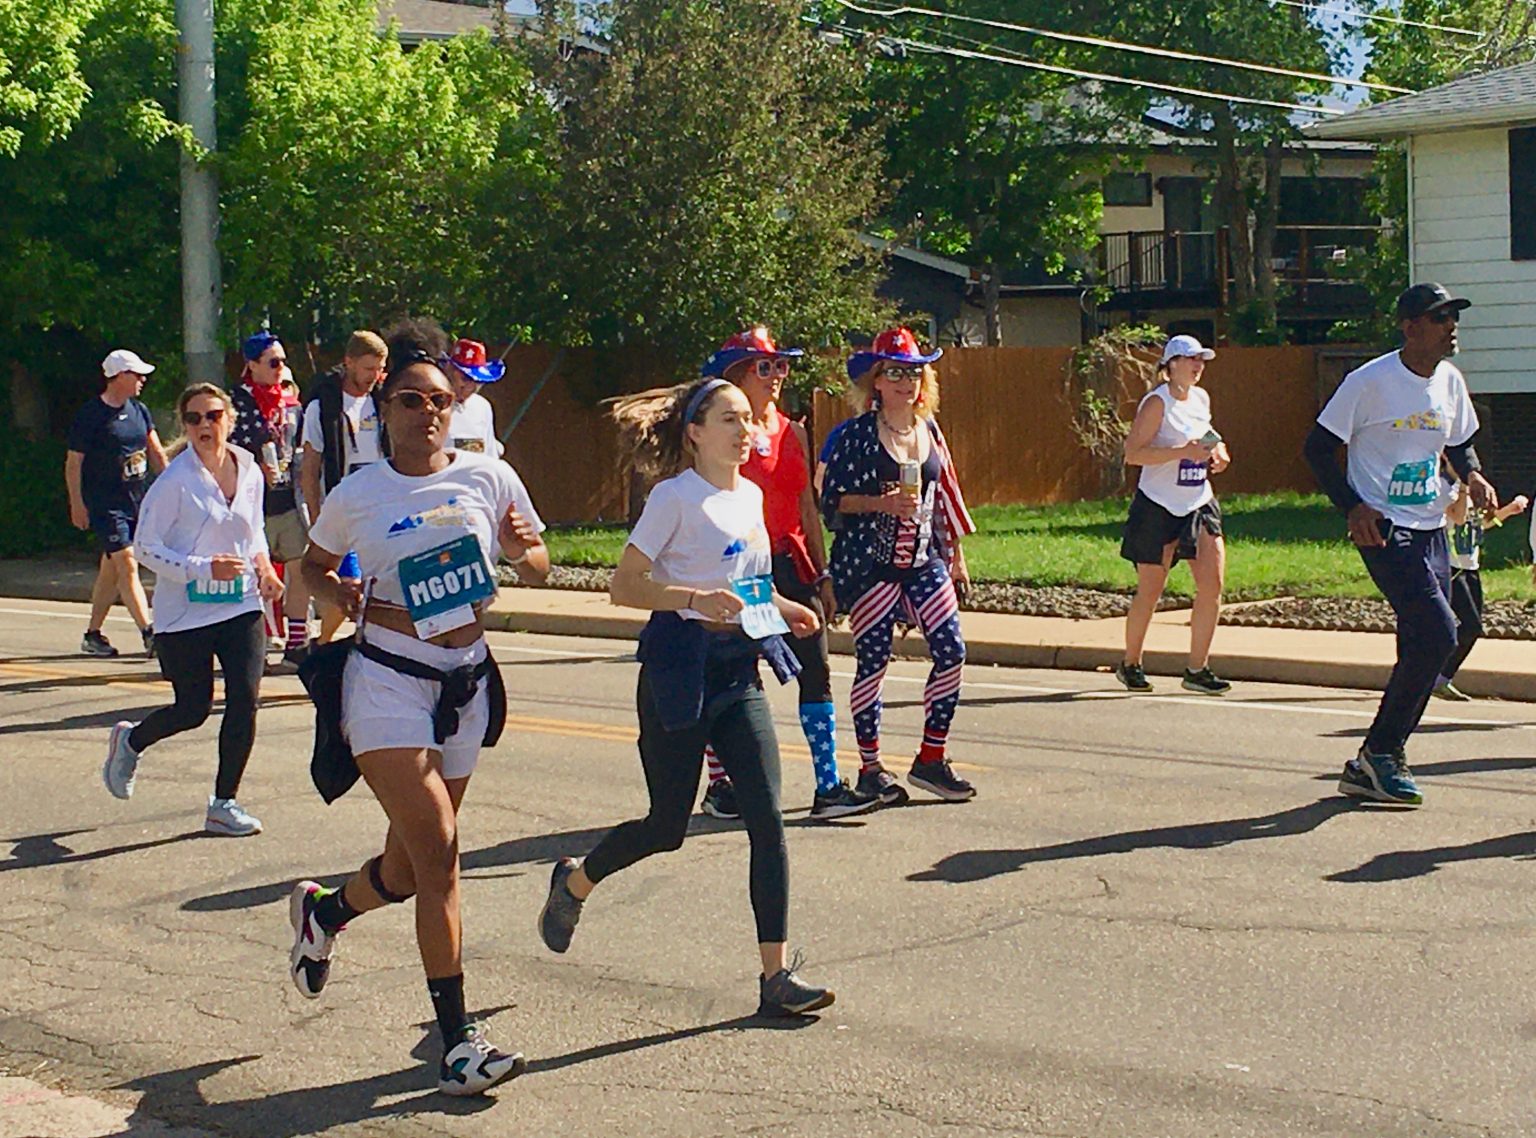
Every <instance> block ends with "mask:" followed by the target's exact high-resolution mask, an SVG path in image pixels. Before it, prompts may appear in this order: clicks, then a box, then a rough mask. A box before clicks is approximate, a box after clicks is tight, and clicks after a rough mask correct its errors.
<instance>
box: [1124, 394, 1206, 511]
mask: <svg viewBox="0 0 1536 1138" xmlns="http://www.w3.org/2000/svg"><path fill="white" fill-rule="evenodd" d="M1153 399H1158V400H1161V401H1162V404H1163V421H1162V423H1160V424H1159V425H1158V428H1157V434H1155V435H1153V436H1152V441H1151V443H1149V444H1148V445H1149V446H1154V447H1181V446H1186V445H1188V444H1189V443H1192V442H1195V441H1196V440H1197V439H1199V438H1201V437H1202V436H1203V435H1204V434H1205V433H1206V432H1207V431H1209V430H1210V429H1211V397H1210V395H1209V394H1207V393H1206V391H1205V390H1204V388H1200V387H1191V388H1190V389H1189V398H1187V399H1175V398H1174V396H1173V392H1171V391H1169V390H1168V385H1167V384H1166V383H1161V384H1158V386H1156V387H1154V388H1153V389H1152V390H1151V391H1149V392H1147V394H1146V398H1144V399H1143V400H1142V401H1141V403H1140V404H1138V405H1137V408H1136V410H1137V411H1140V410H1141V408H1142V407H1143V406H1145V405H1146V404H1147V403H1148V402H1149V401H1150V400H1153ZM1210 465H1211V464H1210V462H1209V461H1205V460H1202V461H1200V462H1196V461H1194V460H1193V459H1188V458H1179V459H1174V460H1173V461H1172V462H1159V463H1156V464H1154V465H1152V466H1143V467H1142V468H1141V476H1140V477H1139V478H1138V479H1137V482H1136V488H1137V489H1138V490H1140V491H1141V492H1142V493H1143V494H1145V495H1146V496H1147V497H1148V498H1151V499H1152V500H1153V501H1154V502H1156V503H1157V504H1158V505H1159V506H1161V507H1162V508H1163V509H1165V510H1167V511H1168V512H1169V513H1170V514H1173V515H1175V516H1176V517H1181V518H1182V517H1184V516H1186V515H1188V514H1191V513H1193V512H1194V511H1195V510H1198V509H1199V508H1200V507H1201V506H1203V505H1205V504H1206V503H1207V502H1209V501H1210V500H1211V499H1212V498H1214V497H1215V496H1216V495H1215V493H1214V492H1213V491H1212V490H1211V482H1210Z"/></svg>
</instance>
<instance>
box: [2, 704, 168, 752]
mask: <svg viewBox="0 0 1536 1138" xmlns="http://www.w3.org/2000/svg"><path fill="white" fill-rule="evenodd" d="M159 706H160V704H159V703H153V704H150V705H149V706H148V707H118V708H113V709H112V710H111V711H91V712H87V713H85V714H84V715H66V716H65V717H64V718H62V719H52V720H49V721H47V722H40V721H33V722H22V723H0V735H36V734H39V733H41V732H45V731H77V730H85V729H87V728H93V727H101V728H107V727H111V726H112V725H113V724H114V723H116V722H117V721H118V720H120V719H126V720H128V721H129V722H130V723H138V722H139V721H140V720H142V719H143V718H144V717H145V716H146V715H148V714H149V713H150V712H151V711H153V710H155V708H157V707H159ZM102 748H103V750H105V748H106V740H102Z"/></svg>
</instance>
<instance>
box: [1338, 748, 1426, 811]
mask: <svg viewBox="0 0 1536 1138" xmlns="http://www.w3.org/2000/svg"><path fill="white" fill-rule="evenodd" d="M1355 761H1356V763H1357V764H1358V765H1359V767H1360V770H1361V773H1363V774H1364V775H1365V778H1366V782H1367V783H1368V784H1369V785H1368V786H1367V787H1362V789H1363V790H1364V791H1365V793H1364V795H1363V797H1366V798H1374V799H1375V800H1376V801H1377V802H1393V803H1396V804H1397V805H1399V806H1419V805H1422V804H1423V802H1424V796H1423V795H1422V794H1421V793H1420V792H1419V784H1418V783H1417V782H1415V781H1414V779H1413V772H1412V771H1411V770H1409V769H1408V757H1407V755H1405V754H1404V753H1403V752H1402V751H1401V750H1397V751H1394V752H1393V753H1392V754H1390V755H1373V754H1371V753H1370V752H1369V751H1367V750H1366V749H1365V748H1364V747H1361V748H1360V754H1359V755H1357V756H1356V758H1355ZM1348 773H1349V772H1348V767H1347V766H1346V768H1345V774H1346V776H1347V775H1348ZM1344 783H1345V778H1343V777H1341V778H1340V779H1339V789H1340V790H1343V789H1344ZM1345 793H1349V792H1348V791H1345Z"/></svg>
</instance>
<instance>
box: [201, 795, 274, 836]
mask: <svg viewBox="0 0 1536 1138" xmlns="http://www.w3.org/2000/svg"><path fill="white" fill-rule="evenodd" d="M203 829H204V830H206V831H207V832H208V833H210V834H217V835H219V837H221V838H249V837H250V836H251V835H253V834H259V833H261V819H260V818H258V817H256V816H255V815H254V814H248V813H246V810H245V807H244V806H241V805H240V803H238V802H236V801H235V800H234V799H233V798H210V799H208V817H207V818H206V819H205V820H204V821H203Z"/></svg>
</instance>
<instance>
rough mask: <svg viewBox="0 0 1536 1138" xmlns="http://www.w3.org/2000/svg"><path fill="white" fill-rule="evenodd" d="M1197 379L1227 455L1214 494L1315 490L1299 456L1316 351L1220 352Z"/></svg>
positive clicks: (1313, 406)
mask: <svg viewBox="0 0 1536 1138" xmlns="http://www.w3.org/2000/svg"><path fill="white" fill-rule="evenodd" d="M1201 382H1202V383H1203V384H1204V386H1205V387H1206V389H1207V390H1208V391H1209V392H1210V393H1211V419H1212V421H1213V422H1214V423H1215V425H1216V429H1217V430H1218V431H1220V432H1221V434H1222V437H1223V438H1225V439H1226V441H1227V449H1228V450H1230V451H1231V452H1232V465H1231V467H1229V468H1228V469H1227V471H1226V472H1225V473H1223V474H1222V475H1221V476H1220V477H1218V478H1217V479H1216V482H1215V487H1216V491H1217V493H1219V494H1247V493H1261V492H1266V491H1271V490H1300V491H1306V492H1310V491H1312V490H1315V489H1317V482H1316V480H1315V479H1314V478H1313V477H1312V472H1311V470H1310V469H1309V468H1308V467H1307V462H1306V459H1305V458H1303V457H1302V453H1301V447H1302V443H1303V442H1305V441H1306V437H1307V434H1308V433H1309V432H1310V431H1311V430H1312V424H1313V423H1314V422H1315V421H1316V419H1317V412H1318V403H1317V349H1315V348H1310V347H1277V348H1222V349H1220V350H1219V351H1217V353H1216V358H1215V359H1214V360H1212V361H1211V362H1210V363H1209V364H1208V365H1207V366H1206V369H1205V378H1204V379H1203V380H1202V381H1201Z"/></svg>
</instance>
